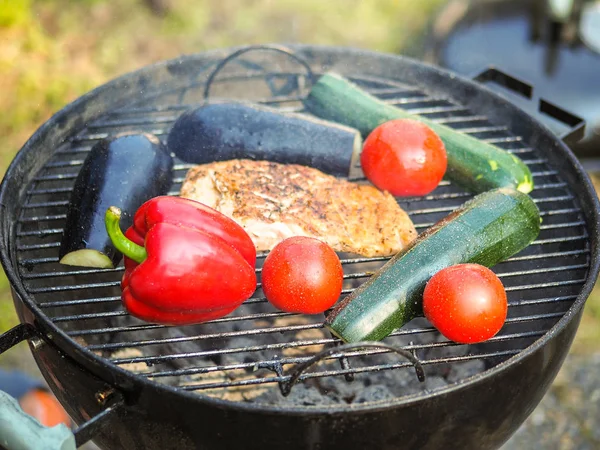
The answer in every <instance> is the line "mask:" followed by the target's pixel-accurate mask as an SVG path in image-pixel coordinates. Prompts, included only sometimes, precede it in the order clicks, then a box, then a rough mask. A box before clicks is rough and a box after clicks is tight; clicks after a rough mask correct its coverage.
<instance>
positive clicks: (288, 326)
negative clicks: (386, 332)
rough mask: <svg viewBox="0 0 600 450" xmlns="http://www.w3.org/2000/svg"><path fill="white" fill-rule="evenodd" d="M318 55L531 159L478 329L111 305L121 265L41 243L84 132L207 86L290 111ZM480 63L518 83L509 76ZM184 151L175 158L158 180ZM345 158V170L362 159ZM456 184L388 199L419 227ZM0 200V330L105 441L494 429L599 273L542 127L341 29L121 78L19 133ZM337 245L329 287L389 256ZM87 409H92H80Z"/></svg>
mask: <svg viewBox="0 0 600 450" xmlns="http://www.w3.org/2000/svg"><path fill="white" fill-rule="evenodd" d="M250 50H253V51H252V52H250ZM228 55H229V56H228ZM299 65H300V67H301V70H300V71H298V67H299ZM328 70H333V71H336V72H339V73H341V74H342V75H344V76H346V77H348V78H350V79H351V80H352V81H354V82H356V83H357V84H359V85H360V86H361V87H363V88H365V89H366V90H368V91H369V92H370V93H372V94H374V95H376V96H378V97H380V98H382V99H384V100H385V101H386V102H388V103H390V104H393V105H399V106H401V107H402V108H404V109H406V110H408V111H410V112H413V113H415V114H421V115H424V116H426V117H428V118H430V119H432V120H434V121H437V122H439V123H444V124H446V125H448V126H450V127H453V128H456V129H458V130H460V131H462V132H463V133H468V134H470V135H472V136H474V137H476V138H478V139H481V140H483V141H485V142H490V143H494V144H496V145H498V146H500V147H502V148H504V149H507V150H508V151H509V152H511V153H513V154H515V155H518V156H519V157H520V158H521V159H523V160H524V161H525V162H526V164H528V166H529V167H530V168H531V171H532V173H533V176H534V182H535V189H534V191H533V192H532V193H531V196H532V198H533V199H534V200H535V202H536V204H537V205H538V207H539V209H540V211H541V214H542V218H543V223H542V227H541V233H540V236H539V239H537V240H536V241H535V242H534V243H533V244H532V245H531V246H530V247H528V248H527V249H526V250H524V251H523V252H521V253H520V254H518V255H516V256H514V257H512V258H510V259H509V260H508V261H506V262H503V263H501V264H499V265H498V266H497V267H496V268H494V270H495V271H496V272H497V273H498V275H499V276H500V278H501V279H502V282H503V283H504V285H505V286H506V290H507V293H508V299H509V317H508V320H507V323H506V325H505V327H504V328H503V330H502V331H501V333H500V334H498V335H497V336H496V337H494V338H492V339H490V340H489V341H487V342H485V343H483V344H479V345H471V346H466V345H458V344H455V343H451V342H448V341H446V340H444V339H441V338H440V336H439V334H438V333H437V331H436V330H435V329H434V328H432V327H431V326H430V325H429V324H428V323H427V322H426V321H425V320H415V321H413V322H412V323H411V324H409V326H406V327H404V328H401V329H399V330H396V331H395V332H394V333H392V335H391V336H390V337H388V338H386V340H385V341H384V342H383V343H380V344H377V345H374V344H372V343H363V344H362V345H340V341H339V340H338V339H336V338H334V337H332V336H331V335H330V334H328V333H327V332H326V331H325V330H324V328H323V325H322V322H323V317H312V316H302V315H297V314H289V313H284V312H279V311H274V310H273V309H270V308H269V306H268V303H267V302H266V300H265V298H264V297H263V296H262V295H261V291H260V290H258V291H257V293H256V294H255V297H254V298H252V299H250V300H248V301H247V302H246V303H245V304H244V305H243V306H242V307H240V308H239V310H238V311H236V312H235V313H233V314H231V315H229V316H227V317H224V318H221V319H218V320H213V321H212V322H209V323H207V324H203V325H197V326H186V327H165V326H161V325H155V324H148V323H144V322H141V321H139V320H137V319H134V318H132V317H130V316H129V315H128V314H127V313H126V311H124V310H123V308H122V306H121V303H120V296H119V281H120V278H121V276H122V267H118V268H116V269H112V270H100V269H98V270H94V269H81V268H79V269H76V268H68V267H66V266H61V265H60V264H59V263H58V257H57V254H58V247H59V245H60V239H61V233H62V228H63V225H64V220H65V217H66V209H67V206H68V201H69V196H70V192H71V188H72V186H73V183H74V180H75V178H76V177H77V174H78V172H79V170H80V167H81V165H82V163H83V161H84V159H85V157H86V155H87V152H88V151H89V150H90V148H91V147H92V146H93V145H94V143H95V142H97V141H98V140H100V139H103V138H106V137H108V136H112V135H114V134H117V133H120V132H123V131H131V130H135V131H146V132H150V133H153V134H155V135H156V136H158V137H160V138H161V139H165V138H166V135H167V133H168V131H169V129H170V127H171V125H172V124H173V122H174V121H175V120H176V119H177V118H178V116H179V115H180V114H181V113H182V112H183V111H185V110H186V109H188V108H190V107H194V106H198V105H199V104H202V103H204V102H206V101H212V99H214V98H219V97H221V98H222V97H227V98H239V99H245V100H251V101H253V102H258V103H263V104H268V105H271V106H276V107H279V108H282V109H284V110H286V111H302V102H301V100H302V99H303V98H304V96H305V95H306V91H307V88H306V87H307V86H309V85H310V84H311V83H312V82H313V81H314V79H315V78H316V77H318V76H319V75H320V74H322V73H323V72H325V71H328ZM217 73H218V76H217ZM495 73H496V72H495ZM493 79H494V80H495V81H499V80H500V82H502V80H505V81H506V80H508V82H507V83H506V84H507V85H508V87H509V88H510V87H511V86H517V89H518V90H519V91H520V92H523V86H522V85H520V84H518V83H516V84H515V83H514V82H513V81H514V79H511V78H510V77H507V76H494V77H493ZM517 81H518V80H517ZM531 89H532V88H529V89H526V91H528V92H529V93H531ZM209 91H210V98H208V94H209ZM140 92H142V93H140ZM553 108H555V107H553ZM553 111H554V113H556V111H555V110H554V109H553ZM555 115H557V116H560V114H555ZM569 120H570V122H571V123H572V124H574V125H577V126H578V124H576V123H575V122H573V120H572V116H570V119H569ZM190 167H191V166H190V165H189V164H184V163H182V162H181V161H178V162H177V163H176V164H175V166H174V171H175V175H174V179H175V181H174V184H173V186H172V188H171V194H174V195H175V194H177V193H178V191H179V188H180V185H181V183H182V181H183V178H184V177H185V174H186V172H187V170H188V169H189V168H190ZM348 176H349V178H352V179H359V180H360V179H361V177H362V174H361V172H360V167H358V166H356V167H353V168H351V170H350V173H349V174H348ZM470 196H471V195H470V194H468V193H466V192H464V191H463V190H461V189H460V188H459V187H457V186H454V185H452V184H451V183H449V182H447V181H444V182H442V183H441V184H440V186H439V187H438V188H437V189H436V190H435V191H434V192H433V193H432V194H431V195H428V196H426V197H423V198H410V199H402V200H400V205H401V206H402V207H403V208H404V209H405V210H407V211H408V212H409V214H410V216H411V218H412V220H413V221H414V223H415V225H416V227H417V230H418V231H419V232H422V231H423V230H425V229H426V228H427V227H429V226H431V225H432V224H433V223H435V222H436V221H438V220H439V219H441V218H442V217H444V216H446V215H447V214H448V213H450V212H451V211H453V210H454V209H455V208H456V207H458V206H459V205H461V204H462V203H464V202H465V201H466V200H467V199H468V198H470ZM0 204H2V205H3V212H4V214H3V217H2V219H1V221H2V222H1V223H2V227H3V228H2V233H1V234H0V235H2V237H3V240H2V245H1V247H0V249H1V257H2V263H3V265H4V269H5V271H6V273H7V275H8V277H9V279H10V282H11V284H12V287H13V289H14V292H15V296H14V297H15V305H16V308H17V310H18V312H19V314H20V317H21V319H22V321H23V322H24V323H25V325H22V326H21V327H19V328H17V329H16V331H19V330H20V331H21V332H19V333H17V332H16V331H13V332H9V333H7V334H5V335H3V336H1V337H0V350H1V351H4V350H6V349H7V348H9V347H11V346H12V345H14V344H15V343H16V342H17V341H19V340H23V339H30V338H32V337H33V336H34V335H35V336H39V337H40V338H41V340H42V341H41V342H43V343H44V344H43V345H39V346H36V348H33V347H32V352H33V354H34V356H35V358H36V360H37V363H38V365H39V367H40V370H41V371H42V373H43V375H44V376H45V378H46V379H47V380H48V383H49V385H50V387H51V388H52V390H53V391H54V392H55V394H56V395H57V397H58V398H59V400H60V401H61V403H62V404H63V405H64V406H65V408H66V409H67V411H68V412H69V413H70V414H71V415H72V417H73V418H74V419H75V420H76V422H77V423H83V424H84V425H83V426H82V427H81V428H80V429H78V430H77V431H76V433H75V434H76V437H77V442H78V443H82V442H84V441H85V440H87V439H89V438H93V439H95V440H96V442H97V443H98V444H99V445H101V446H104V447H105V448H111V449H113V448H114V449H117V448H129V449H131V448H144V449H154V448H156V449H159V448H160V449H164V448H173V447H175V446H176V447H177V448H179V449H185V448H232V447H233V446H234V445H239V444H240V443H241V442H243V443H244V445H245V448H260V449H266V448H284V447H285V448H288V449H295V448H334V447H335V448H339V447H340V446H346V447H348V448H379V449H391V448H397V446H398V445H400V444H402V446H403V448H419V449H425V448H439V446H441V445H443V446H448V445H450V444H449V443H451V444H452V445H455V447H456V448H461V449H467V448H477V449H482V448H496V447H497V446H498V445H500V444H501V443H502V442H504V441H505V440H506V439H508V437H509V436H510V434H511V433H512V432H514V431H515V429H516V428H517V427H518V425H519V424H520V423H521V422H522V421H523V420H524V419H525V417H526V416H527V414H528V413H529V412H530V411H531V410H532V409H533V407H534V405H535V404H536V403H537V402H538V401H539V400H540V399H541V397H542V395H543V393H544V392H545V389H546V388H547V387H548V385H549V384H550V381H551V380H552V378H553V377H554V376H555V374H556V373H557V371H558V369H559V367H560V364H561V363H562V360H563V358H564V356H565V355H566V353H567V351H568V347H569V344H570V342H571V340H572V338H573V335H574V334H575V331H576V329H577V325H578V322H579V318H580V316H581V312H582V307H583V304H584V302H585V299H586V298H587V296H588V294H589V292H590V291H591V289H592V286H593V284H594V281H595V279H596V276H597V273H598V253H597V242H598V229H597V226H598V203H597V199H596V196H595V194H594V191H593V188H592V187H591V184H590V182H589V180H588V178H587V176H586V174H585V172H584V171H583V169H582V168H581V166H580V164H579V163H578V162H577V160H576V159H575V158H574V156H573V155H572V154H571V153H570V151H569V150H568V149H567V148H566V146H565V145H564V144H563V143H562V142H561V141H560V139H559V138H557V137H556V136H554V135H552V134H551V133H550V132H549V131H548V130H547V129H545V128H544V127H543V126H541V125H540V124H539V123H537V122H536V121H535V120H534V119H532V118H531V117H529V116H527V115H525V114H524V113H523V112H522V111H520V110H519V109H517V108H516V107H515V106H513V105H512V104H510V103H509V102H507V101H506V100H504V99H503V98H502V97H500V96H498V95H496V94H494V93H492V92H491V91H489V90H488V89H486V88H485V87H483V86H482V85H481V84H479V83H477V82H473V81H470V80H467V79H462V78H459V77H455V76H453V75H451V74H450V73H448V72H445V71H443V70H440V69H437V68H435V67H430V66H425V65H422V64H420V63H418V62H416V61H412V60H409V59H405V58H401V57H394V56H389V55H382V54H377V53H369V52H362V51H355V50H350V49H339V48H325V47H309V46H293V47H290V48H285V47H282V46H260V47H256V48H255V47H244V48H241V49H234V50H225V51H213V52H208V53H204V54H199V55H195V56H189V57H182V58H179V59H177V60H173V61H167V62H165V63H161V64H158V65H155V66H151V67H148V68H145V69H143V70H141V71H138V72H135V73H132V74H129V75H126V76H125V77H122V78H119V79H117V80H115V81H113V82H111V83H108V84H107V85H105V86H102V87H101V88H99V89H97V90H95V91H93V92H92V93H90V94H88V95H86V96H84V97H82V98H80V99H79V100H77V101H76V102H74V103H73V104H71V105H69V106H68V107H66V108H65V109H64V110H62V111H61V112H59V113H58V114H57V115H56V116H55V117H53V118H52V119H51V120H50V121H49V122H48V123H47V124H45V125H44V126H42V127H41V128H40V129H39V130H38V131H37V132H36V133H35V135H34V136H33V137H32V138H31V139H30V140H29V141H28V142H27V144H26V145H25V147H24V148H23V149H22V150H21V152H20V153H19V154H18V155H17V157H16V158H15V160H14V162H13V163H12V165H11V167H10V169H9V171H8V173H7V175H6V177H5V179H4V181H3V184H2V187H1V190H0ZM264 256H265V255H264V254H263V255H259V261H260V260H261V259H262V258H264ZM341 259H342V263H343V267H344V291H343V293H344V294H347V293H349V292H351V291H352V290H353V289H354V288H356V287H357V286H358V285H360V284H361V283H363V282H364V281H365V280H366V279H368V277H369V276H370V275H371V274H372V273H373V271H374V270H376V269H377V268H378V267H380V266H381V265H382V264H384V263H385V261H386V260H387V258H356V257H350V256H348V255H342V257H341ZM259 266H260V264H259ZM25 331H27V332H25ZM406 358H408V360H406ZM413 365H414V366H415V369H416V371H417V375H418V377H415V374H414V373H413V372H412V371H413V368H412V366H413ZM310 367H312V368H310ZM309 368H310V370H309ZM424 377H426V378H425V382H424V383H420V382H419V381H418V379H417V378H419V379H421V381H422V380H423V378H424ZM106 392H111V393H115V394H114V395H112V394H111V396H107V395H105V394H106ZM282 394H283V395H282ZM107 398H108V400H107ZM99 399H102V400H103V401H99ZM490 405H494V407H493V408H491V407H490ZM107 406H108V407H109V409H107ZM115 413H116V414H115ZM90 417H92V418H93V417H96V419H94V420H92V421H91V422H87V423H86V420H88V419H89V418H90Z"/></svg>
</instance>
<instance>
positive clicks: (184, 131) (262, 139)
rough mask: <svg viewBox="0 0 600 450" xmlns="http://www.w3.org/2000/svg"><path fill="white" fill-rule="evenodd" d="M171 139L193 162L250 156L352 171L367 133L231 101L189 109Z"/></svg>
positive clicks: (180, 153) (182, 156)
mask: <svg viewBox="0 0 600 450" xmlns="http://www.w3.org/2000/svg"><path fill="white" fill-rule="evenodd" d="M167 145H168V147H169V150H170V151H172V152H173V153H174V154H175V155H176V156H177V157H178V158H180V159H182V160H183V161H185V162H188V163H194V164H204V163H209V162H213V161H227V160H231V159H236V158H248V159H254V160H266V161H273V162H278V163H283V164H301V165H305V166H311V167H314V168H316V169H319V170H321V171H323V172H325V173H329V174H331V175H339V176H348V172H349V169H350V165H351V162H352V157H353V155H358V153H359V152H360V149H361V148H362V137H361V135H360V133H359V132H358V130H355V129H353V128H350V127H347V126H344V125H340V124H336V123H332V122H327V121H325V120H322V119H318V118H315V117H312V116H309V115H305V114H292V113H282V112H280V111H278V110H276V109H275V108H269V107H265V106H260V105H255V104H251V103H235V102H229V103H214V104H208V105H204V106H201V107H199V108H196V109H193V110H190V111H186V112H185V113H183V114H182V115H181V116H180V117H179V118H178V120H177V121H176V122H175V124H173V127H172V128H171V130H170V132H169V136H168V139H167Z"/></svg>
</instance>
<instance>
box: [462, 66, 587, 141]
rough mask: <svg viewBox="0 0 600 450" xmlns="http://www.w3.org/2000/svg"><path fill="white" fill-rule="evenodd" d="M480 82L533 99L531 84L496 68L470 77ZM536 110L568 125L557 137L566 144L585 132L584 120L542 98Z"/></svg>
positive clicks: (576, 139)
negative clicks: (498, 86)
mask: <svg viewBox="0 0 600 450" xmlns="http://www.w3.org/2000/svg"><path fill="white" fill-rule="evenodd" d="M472 78H473V80H475V81H477V82H480V83H488V82H493V83H495V84H497V85H500V86H502V87H504V88H506V89H508V90H510V91H512V92H514V93H516V94H518V95H521V96H522V97H525V98H526V99H528V100H532V99H533V86H532V85H531V84H529V83H527V82H526V81H524V80H521V79H519V78H517V77H515V76H513V75H509V74H507V73H506V72H503V71H501V70H500V69H497V68H496V67H488V68H486V69H485V70H483V71H482V72H480V73H478V74H476V75H475V76H473V77H472ZM537 109H538V111H539V112H540V113H542V114H545V115H547V116H549V117H552V118H553V119H555V120H558V121H559V122H561V123H563V124H565V125H566V126H568V127H570V130H569V131H567V132H565V133H563V134H562V135H560V136H559V137H560V138H561V139H562V141H563V142H564V143H565V144H567V146H572V145H573V144H575V143H577V142H578V141H579V140H580V139H581V138H583V136H584V133H585V120H584V119H583V118H581V117H579V116H577V115H575V114H573V113H571V112H569V111H567V110H565V109H563V108H561V107H560V106H557V105H555V104H554V103H551V102H549V101H547V100H544V99H543V98H540V99H539V104H538V108H537Z"/></svg>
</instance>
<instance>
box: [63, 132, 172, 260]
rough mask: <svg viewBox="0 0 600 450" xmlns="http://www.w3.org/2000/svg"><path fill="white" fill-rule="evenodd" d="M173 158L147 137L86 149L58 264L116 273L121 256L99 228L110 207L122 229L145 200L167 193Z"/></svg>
mask: <svg viewBox="0 0 600 450" xmlns="http://www.w3.org/2000/svg"><path fill="white" fill-rule="evenodd" d="M172 169H173V158H172V157H171V154H170V153H169V151H168V150H167V148H166V147H165V146H164V145H163V144H162V143H161V142H160V140H159V139H158V138H157V137H156V136H154V135H151V134H147V133H136V134H121V135H117V136H115V137H113V138H107V139H105V140H102V141H100V142H98V143H97V144H96V145H94V146H93V147H92V149H91V150H90V153H89V154H88V156H87V157H86V159H85V161H84V162H83V166H82V167H81V170H80V172H79V174H78V176H77V179H76V180H75V184H74V186H73V191H72V193H71V199H70V202H69V206H68V210H67V219H66V223H65V228H64V231H63V235H62V240H61V244H60V251H59V258H60V263H61V264H67V265H76V266H84V267H103V268H113V267H116V266H117V265H118V264H119V262H120V261H121V258H122V257H123V255H122V254H121V253H120V252H119V251H117V250H116V249H115V247H114V246H113V244H112V242H111V240H110V238H109V237H108V234H107V232H106V227H105V225H104V215H105V213H106V210H107V209H108V208H109V207H110V206H117V207H119V208H120V209H121V211H122V213H123V215H122V218H121V226H122V228H123V230H125V229H127V228H128V227H129V226H131V224H132V223H133V215H134V214H135V212H136V211H137V209H138V208H139V207H140V206H141V205H142V204H143V203H144V202H146V201H147V200H149V199H151V198H153V197H157V196H159V195H165V194H166V193H168V191H169V189H170V187H171V184H172V182H173V172H172Z"/></svg>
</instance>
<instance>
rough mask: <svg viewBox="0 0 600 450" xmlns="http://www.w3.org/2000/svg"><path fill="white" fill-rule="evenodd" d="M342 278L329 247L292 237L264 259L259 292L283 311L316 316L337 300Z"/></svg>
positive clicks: (304, 238)
mask: <svg viewBox="0 0 600 450" xmlns="http://www.w3.org/2000/svg"><path fill="white" fill-rule="evenodd" d="M343 276H344V271H343V269H342V264H341V263H340V259H339V258H338V256H337V254H336V253H335V252H334V251H333V249H332V248H331V247H330V246H329V245H327V244H325V243H324V242H321V241H319V240H318V239H314V238H310V237H304V236H295V237H291V238H288V239H285V240H284V241H282V242H280V243H279V244H277V245H276V246H275V248H273V250H271V252H270V253H269V254H268V255H267V257H266V258H265V262H264V264H263V268H262V289H263V292H264V293H265V296H266V297H267V300H268V301H270V302H271V304H273V305H274V306H275V307H276V308H279V309H281V310H282V311H287V312H295V313H304V314H318V313H322V312H323V311H325V310H327V309H329V308H331V307H332V306H333V305H334V304H335V302H336V301H337V299H338V298H339V296H340V294H341V292H342V282H343Z"/></svg>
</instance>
